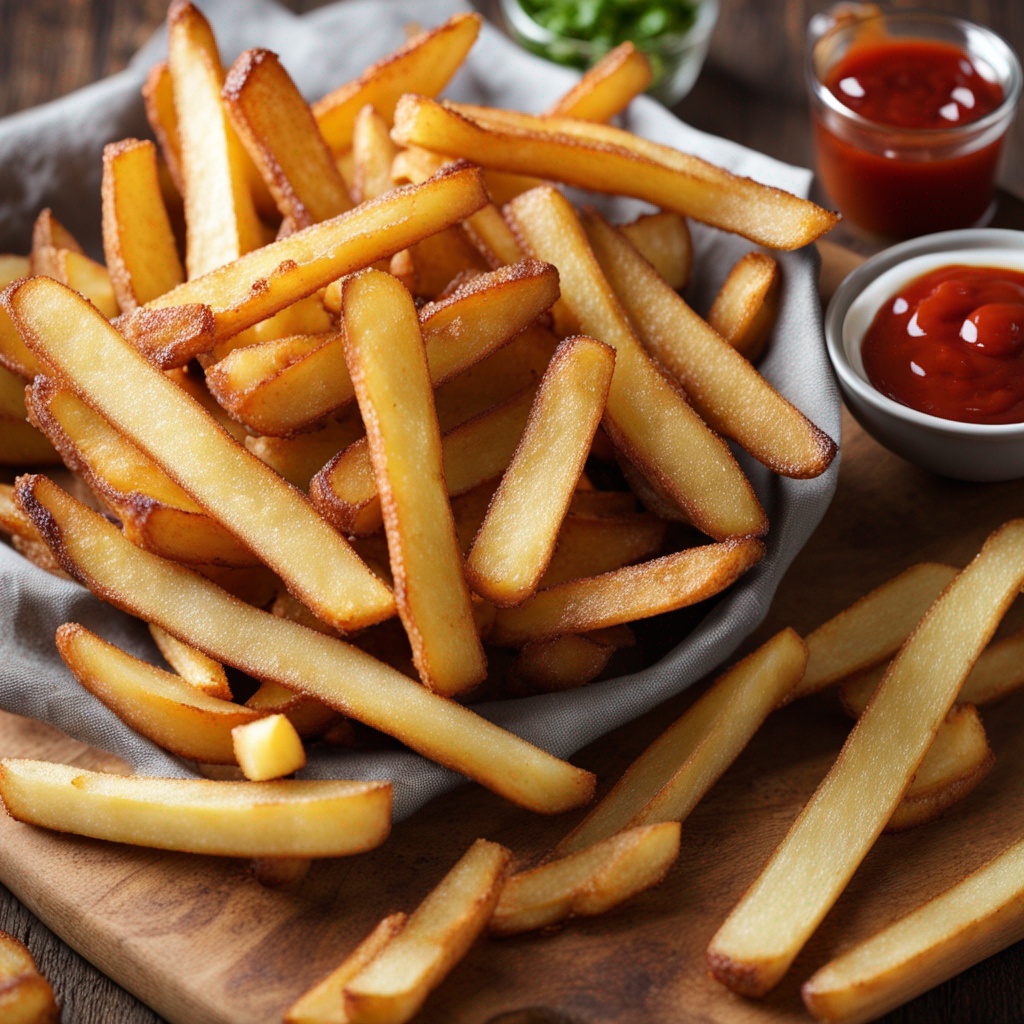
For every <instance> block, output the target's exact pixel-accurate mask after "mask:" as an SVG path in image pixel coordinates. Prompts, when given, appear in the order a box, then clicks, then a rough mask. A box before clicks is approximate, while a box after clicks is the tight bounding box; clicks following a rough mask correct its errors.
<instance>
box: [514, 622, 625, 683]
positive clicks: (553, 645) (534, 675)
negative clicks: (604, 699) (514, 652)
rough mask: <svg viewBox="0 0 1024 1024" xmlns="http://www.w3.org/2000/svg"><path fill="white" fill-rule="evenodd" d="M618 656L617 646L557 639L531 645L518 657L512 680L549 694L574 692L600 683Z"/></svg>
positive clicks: (584, 638)
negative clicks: (611, 662) (606, 670)
mask: <svg viewBox="0 0 1024 1024" xmlns="http://www.w3.org/2000/svg"><path fill="white" fill-rule="evenodd" d="M614 653H615V645H614V644H608V643H603V642H602V641H600V640H596V639H594V638H593V637H591V636H586V635H583V636H579V635H577V636H556V637H555V638H554V639H553V640H539V641H538V642H537V643H532V644H527V645H526V646H525V647H524V648H523V649H522V650H521V651H520V652H519V654H518V656H517V657H516V660H515V663H514V664H513V666H512V676H513V678H514V679H515V680H516V682H522V683H525V684H526V685H527V686H529V687H532V688H533V689H536V690H541V691H542V692H545V693H556V692H558V691H559V690H573V689H575V688H576V687H578V686H585V685H586V684H587V683H589V682H592V681H593V680H594V679H596V678H597V677H598V676H599V675H600V674H601V673H602V672H603V671H604V670H605V668H606V666H607V665H608V662H609V661H610V660H611V657H612V655H613V654H614Z"/></svg>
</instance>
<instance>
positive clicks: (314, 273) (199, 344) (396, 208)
mask: <svg viewBox="0 0 1024 1024" xmlns="http://www.w3.org/2000/svg"><path fill="white" fill-rule="evenodd" d="M487 201H488V198H487V192H486V190H485V188H484V185H483V179H482V178H481V175H480V171H479V170H477V169H476V168H472V167H459V168H454V169H453V170H451V171H447V172H444V173H442V174H441V175H439V176H438V177H437V178H435V179H431V180H430V181H427V182H425V183H424V184H423V185H418V186H416V185H410V186H408V187H407V188H401V189H395V191H393V192H390V193H388V194H387V195H386V196H382V197H381V198H380V199H377V200H374V201H373V202H370V203H363V204H362V205H361V206H359V207H357V208H356V209H354V210H351V211H349V212H348V213H346V214H342V215H341V216H340V217H335V218H334V219H333V220H329V221H324V222H323V223H321V224H314V225H313V226H312V227H310V228H306V229H305V230H303V231H299V232H296V233H295V234H293V235H289V236H288V237H287V238H282V239H280V240H279V241H276V242H273V243H271V244H270V245H265V246H263V248H261V249H257V250H256V251H255V252H250V253H247V254H246V255H245V256H242V257H241V258H239V259H237V260H235V261H234V262H233V263H230V264H228V265H227V266H224V267H220V268H219V269H217V270H215V271H212V272H211V273H209V274H206V275H204V276H203V277H200V278H197V279H196V280H194V281H187V282H186V283H185V284H183V285H179V286H178V287H177V288H175V289H173V290H172V291H170V292H168V293H167V294H166V295H162V296H160V298H159V299H154V300H153V301H152V302H150V303H148V304H147V305H145V306H143V307H141V308H139V309H137V310H136V311H135V312H134V313H132V314H131V315H130V316H129V317H127V318H125V319H124V320H123V321H122V322H121V323H120V324H119V329H120V330H122V331H123V332H124V333H125V335H126V336H127V337H129V338H131V339H132V340H133V341H134V342H135V343H136V344H137V345H138V346H139V347H140V348H141V349H142V350H143V351H144V352H146V354H147V355H148V356H149V357H150V358H151V359H153V360H154V361H156V362H158V363H159V364H160V365H162V366H164V367H168V366H180V365H184V364H185V363H186V362H188V360H189V359H191V358H192V357H193V356H196V355H198V354H199V353H201V352H208V351H211V350H212V349H213V348H214V347H215V346H216V345H217V343H218V342H221V341H224V340H225V339H227V338H231V337H233V336H234V335H236V334H239V333H240V332H241V331H244V330H245V329H246V328H247V327H252V326H253V324H256V323H259V321H261V320H265V319H267V317H270V316H273V314H275V313H278V312H280V311H281V310H282V309H284V308H285V307H286V306H290V305H291V304H292V303H293V302H296V301H298V300H299V299H301V298H304V297H305V296H307V295H312V294H313V293H314V292H316V291H318V290H319V289H320V288H323V287H324V286H325V285H327V284H329V283H330V282H331V281H334V280H336V279H337V278H339V277H343V276H344V275H345V274H350V273H352V272H353V271H355V270H358V269H360V268H361V267H366V266H369V265H370V264H371V263H375V262H376V261H377V260H379V259H383V258H384V257H386V256H391V255H392V254H393V253H395V252H397V251H399V250H400V249H404V248H406V247H407V246H409V245H412V244H414V243H415V242H417V241H419V240H420V239H422V238H424V237H426V236H427V235H431V234H434V233H435V232H437V231H440V230H441V229H442V228H445V227H448V226H449V225H451V224H455V223H458V222H459V221H461V220H464V219H465V218H466V217H468V216H469V215H470V214H471V213H473V212H475V211H476V210H478V209H480V207H481V206H483V205H484V204H485V203H486V202H487Z"/></svg>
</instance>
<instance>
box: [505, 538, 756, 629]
mask: <svg viewBox="0 0 1024 1024" xmlns="http://www.w3.org/2000/svg"><path fill="white" fill-rule="evenodd" d="M763 557H764V545H763V544H762V543H761V542H760V541H759V540H756V539H755V538H752V537H741V538H733V539H730V540H727V541H723V542H721V543H718V544H708V545H705V546H704V547H699V548H690V549H689V550H687V551H678V552H676V553H675V554H673V555H665V556H664V557H662V558H656V559H654V561H651V562H642V563H641V564H640V565H634V566H629V567H627V568H625V569H618V570H615V571H613V572H607V573H605V574H604V575H602V576H595V577H591V578H588V579H582V580H574V581H570V582H568V583H561V584H559V585H558V586H556V587H550V588H548V589H547V590H542V591H540V592H539V593H538V594H535V595H534V596H533V597H531V598H530V599H529V600H527V601H524V602H523V603H522V604H521V605H519V606H518V607H516V608H502V609H500V610H499V611H498V615H497V618H496V619H495V623H494V631H493V632H492V633H491V636H490V638H489V639H490V641H491V643H493V644H496V645H498V646H518V645H519V644H524V643H528V642H529V641H531V640H545V639H547V638H549V637H554V636H564V635H565V634H566V633H585V632H587V631H589V630H592V629H602V628H604V627H605V626H615V625H618V624H619V623H622V622H632V621H634V620H635V619H646V618H650V617H651V616H652V615H660V614H661V613H662V612H667V611H674V610H675V609H677V608H686V607H687V606H689V605H692V604H697V603H698V602H700V601H706V600H707V599H708V598H709V597H713V596H714V595H715V594H718V593H721V592H722V591H723V590H724V589H725V588H726V587H728V586H729V585H730V584H732V583H734V582H735V581H736V580H737V579H739V577H740V576H742V575H743V573H745V572H746V571H747V570H748V569H750V568H752V567H753V566H755V565H756V564H757V563H758V562H760V561H761V559H762V558H763Z"/></svg>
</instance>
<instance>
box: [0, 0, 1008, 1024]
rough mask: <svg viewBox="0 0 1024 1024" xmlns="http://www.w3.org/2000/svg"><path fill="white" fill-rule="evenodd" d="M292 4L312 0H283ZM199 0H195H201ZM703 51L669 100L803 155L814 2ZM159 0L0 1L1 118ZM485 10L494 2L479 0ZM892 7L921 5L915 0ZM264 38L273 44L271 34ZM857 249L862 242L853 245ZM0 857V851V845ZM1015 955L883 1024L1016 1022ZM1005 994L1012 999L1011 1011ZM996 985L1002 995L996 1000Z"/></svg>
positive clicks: (66, 959) (127, 1002) (728, 132)
mask: <svg viewBox="0 0 1024 1024" xmlns="http://www.w3.org/2000/svg"><path fill="white" fill-rule="evenodd" d="M285 2H286V5H287V6H288V7H290V8H292V9H293V10H296V11H300V12H301V11H305V10H309V9H311V8H314V7H318V6H320V2H318V0H285ZM200 3H202V0H200ZM721 5H722V15H721V18H720V21H719V25H718V28H717V29H716V33H715V37H714V41H713V44H712V53H711V59H710V61H709V64H708V66H707V67H706V69H705V71H704V73H703V74H702V76H701V79H700V80H699V82H698V84H697V86H696V88H695V89H694V91H693V92H692V93H691V94H690V96H688V97H687V98H686V99H685V100H684V101H683V102H682V103H681V104H680V105H679V106H678V108H677V113H678V114H679V116H680V117H681V118H682V119H683V120H685V121H687V122H689V123H690V124H693V125H694V126H695V127H698V128H701V129H703V130H705V131H708V132H712V133H714V134H717V135H721V136H724V137H726V138H731V139H735V140H736V141H738V142H741V143H743V144H744V145H747V146H749V147H751V148H753V149H757V150H760V151H762V152H765V153H768V154H770V155H772V156H775V157H778V158H779V159H782V160H786V161H789V162H791V163H796V164H803V165H808V166H809V165H810V164H811V162H812V154H811V148H810V136H809V132H808V121H807V110H806V104H805V102H804V95H803V39H804V31H805V27H806V24H807V20H808V18H809V17H810V16H811V15H812V14H813V13H815V12H816V11H819V10H822V9H824V8H826V7H827V6H829V4H828V3H825V2H823V0H721ZM166 6H167V5H166V2H165V0H0V116H2V115H5V114H10V113H14V112H15V111H18V110H23V109H25V108H26V107H31V106H34V105H36V104H39V103H43V102H46V101H47V100H51V99H55V98H56V97H58V96H62V95H64V94H65V93H67V92H70V91H72V90H73V89H77V88H79V87H80V86H83V85H86V84H88V83H89V82H92V81H94V80H96V79H98V78H102V77H104V76H106V75H109V74H111V73H113V72H115V71H118V70H120V69H121V68H122V67H124V65H125V64H126V63H127V61H128V59H129V58H130V57H131V55H132V54H133V53H134V52H135V50H136V49H137V48H138V47H139V46H140V45H141V44H142V43H143V42H144V41H145V40H146V39H147V38H148V36H149V35H150V33H151V32H152V31H153V30H154V29H155V28H156V26H157V25H158V24H159V23H160V21H161V20H162V19H163V17H164V13H165V11H166ZM478 6H480V7H481V9H483V10H484V11H485V13H487V14H492V13H494V12H493V4H492V3H490V2H487V0H481V2H480V3H478ZM894 6H919V4H918V3H917V2H916V0H912V2H910V3H896V4H894ZM927 6H928V7H929V8H932V9H939V10H947V11H951V12H954V13H957V14H961V15H964V16H967V17H972V18H975V19H976V20H979V21H982V22H984V23H987V24H989V25H991V26H992V27H994V28H996V29H997V30H998V31H1000V32H1001V33H1002V34H1003V35H1004V37H1005V38H1007V39H1008V40H1009V41H1010V43H1011V44H1012V45H1013V46H1014V48H1015V49H1016V50H1017V51H1018V52H1020V51H1021V49H1022V48H1024V3H1021V2H1020V0H928V3H927ZM267 45H269V46H271V47H272V46H273V41H272V40H269V41H268V42H267ZM1022 156H1024V127H1022V126H1021V125H1019V124H1018V126H1017V127H1016V129H1015V130H1014V131H1013V133H1012V135H1011V139H1010V144H1009V146H1008V153H1007V159H1006V162H1005V165H1004V170H1003V178H1002V180H1003V183H1004V184H1005V185H1007V186H1008V187H1010V188H1012V189H1013V190H1014V191H1016V192H1018V193H1024V160H1022V159H1021V157H1022ZM860 247H863V245H861V246H860ZM0 855H2V851H0ZM0 929H2V930H5V931H8V932H10V933H12V934H14V935H16V936H18V937H19V938H20V939H22V941H24V942H26V943H27V945H28V946H29V948H30V949H31V950H32V952H33V954H34V955H35V956H36V958H37V961H38V963H39V966H40V968H41V970H42V971H43V973H44V974H45V975H46V976H47V977H48V978H50V979H51V981H52V982H53V983H54V985H55V987H56V988H57V989H58V992H59V995H60V996H61V998H62V1000H63V1003H64V1015H63V1021H64V1024H113V1022H117V1024H159V1018H157V1017H156V1016H155V1015H154V1014H153V1013H152V1012H151V1011H150V1010H148V1009H147V1008H146V1007H145V1006H143V1005H142V1004H141V1003H139V1002H138V1001H137V1000H136V999H134V998H133V997H132V996H130V995H129V994H128V993H126V992H125V991H124V990H123V989H121V988H120V987H118V986H117V985H115V984H114V983H113V982H111V981H109V980H108V979H107V978H105V977H104V976H103V975H102V974H100V973H99V972H98V971H97V970H95V969H94V968H93V967H92V966H91V965H90V964H89V963H88V962H87V961H86V960H84V959H83V958H82V957H80V956H78V954H76V953H75V952H74V951H72V950H71V949H69V948H68V947H67V946H65V945H64V944H63V943H62V942H60V940H59V939H57V938H56V937H55V936H54V935H53V934H52V933H51V932H50V931H49V930H48V929H47V928H46V927H45V926H44V925H42V924H41V923H40V922H39V921H38V920H36V919H35V918H34V917H33V916H32V915H31V914H30V913H28V912H27V911H26V910H25V909H24V908H23V907H22V906H21V905H20V904H19V903H18V901H17V900H16V899H14V897H13V896H11V894H10V893H9V892H7V891H6V890H5V889H2V888H0ZM1022 972H1024V956H1021V955H1020V951H1019V950H1016V949H1015V950H1013V951H1008V952H1007V953H1006V954H1003V955H1002V956H1000V957H996V958H994V959H993V960H992V961H989V962H987V963H986V964H983V965H980V966H979V967H976V968H975V969H973V970H972V971H969V972H967V973H966V974H964V975H962V976H961V977H960V978H957V979H954V980H953V981H951V982H949V983H947V984H946V985H944V986H941V987H940V988H939V989H937V990H935V991H934V992H932V993H930V994H928V995H927V996H925V997H922V998H921V999H919V1000H916V1001H915V1002H914V1003H913V1004H911V1005H909V1006H908V1007H906V1008H904V1009H902V1010H900V1011H897V1012H896V1013H894V1014H892V1015H891V1016H890V1017H889V1018H887V1024H1015V1022H1020V1021H1024V982H1022V980H1021V974H1022ZM1007 991H1011V992H1016V993H1017V994H1018V995H1021V1004H1022V1005H1021V1006H1020V1007H1019V1013H1014V1011H1013V1010H1012V1009H1011V1011H1010V1013H1011V1015H1010V1016H1007V1014H1006V1010H1007V1006H1008V1005H1010V1006H1012V1004H1013V996H1011V1000H1010V1003H1009V1004H1008V1003H1007V1000H1006V998H1005V995H1006V993H1007ZM993 992H997V993H1001V994H1002V997H1001V998H998V999H995V1000H993V998H992V994H993Z"/></svg>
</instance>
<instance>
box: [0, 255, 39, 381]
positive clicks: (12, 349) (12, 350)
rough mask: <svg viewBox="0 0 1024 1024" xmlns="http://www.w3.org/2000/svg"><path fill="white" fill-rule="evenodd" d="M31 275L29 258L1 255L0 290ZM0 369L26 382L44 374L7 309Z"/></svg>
mask: <svg viewBox="0 0 1024 1024" xmlns="http://www.w3.org/2000/svg"><path fill="white" fill-rule="evenodd" d="M29 273H30V270H29V260H28V257H27V256H10V255H7V254H0V288H6V287H7V285H9V284H10V283H11V282H12V281H17V280H18V278H20V277H28V276H29ZM0 367H2V368H4V369H6V370H9V371H10V372H11V373H13V374H15V375H16V376H18V377H23V378H24V379H25V380H31V379H32V378H33V377H34V376H35V375H36V374H37V373H42V372H43V368H42V366H41V365H40V363H39V360H38V359H36V357H35V356H34V355H32V353H31V352H30V351H29V350H28V349H27V348H26V347H25V342H23V341H22V340H21V335H20V334H18V329H17V327H15V326H14V323H13V322H12V321H11V318H10V316H9V315H8V314H7V310H6V309H0Z"/></svg>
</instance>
